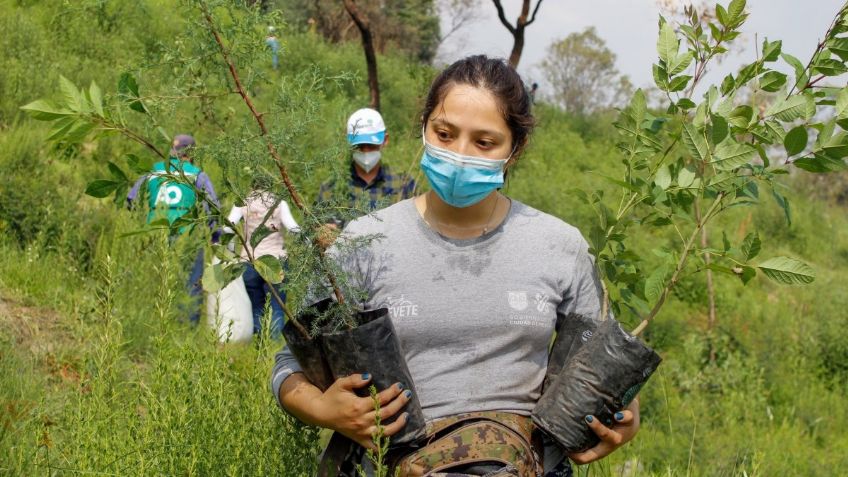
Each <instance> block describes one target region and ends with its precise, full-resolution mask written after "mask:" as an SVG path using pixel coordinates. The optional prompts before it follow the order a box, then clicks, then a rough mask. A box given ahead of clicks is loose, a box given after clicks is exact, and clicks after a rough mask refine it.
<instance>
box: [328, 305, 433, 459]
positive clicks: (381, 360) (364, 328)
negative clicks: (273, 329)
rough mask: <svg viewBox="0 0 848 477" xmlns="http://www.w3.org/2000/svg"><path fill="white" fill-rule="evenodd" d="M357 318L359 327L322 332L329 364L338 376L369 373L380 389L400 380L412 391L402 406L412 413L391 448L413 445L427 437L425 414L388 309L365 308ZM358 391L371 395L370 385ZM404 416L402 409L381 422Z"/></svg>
mask: <svg viewBox="0 0 848 477" xmlns="http://www.w3.org/2000/svg"><path fill="white" fill-rule="evenodd" d="M357 318H358V321H357V322H358V323H359V326H357V327H356V328H354V329H343V330H341V331H337V332H333V333H326V334H323V335H322V342H323V346H324V353H325V356H326V357H327V363H328V364H329V366H330V370H331V371H332V373H333V376H334V377H335V378H341V377H344V376H349V375H351V374H357V373H370V374H371V376H372V378H371V384H373V385H374V386H375V387H376V388H377V390H379V391H382V390H383V389H386V388H388V387H389V386H392V385H394V384H395V383H398V382H400V383H403V385H404V386H405V387H406V389H409V390H411V391H412V398H411V399H410V401H409V402H408V403H407V404H406V406H405V407H404V409H403V411H405V412H408V413H409V417H408V420H407V423H406V425H405V426H403V428H402V429H401V430H400V432H398V433H397V434H395V435H393V436H392V437H391V440H390V447H396V446H400V445H408V444H411V443H413V442H415V441H416V440H418V439H419V438H421V437H423V436H424V432H425V429H424V414H423V412H422V411H421V404H420V402H419V401H418V393H416V391H415V384H414V383H413V382H412V375H411V374H410V373H409V368H408V367H407V365H406V359H405V358H404V354H403V350H402V349H401V347H400V341H399V340H398V337H397V334H396V333H395V329H394V326H393V325H392V320H391V319H390V318H389V311H388V309H386V308H380V309H377V310H372V311H365V312H361V313H359V314H358V317H357ZM357 394H359V395H360V396H363V397H366V396H370V393H369V390H368V387H365V388H361V389H359V390H358V391H357ZM401 415H403V412H399V413H397V414H396V415H395V416H392V417H390V418H388V419H385V420H383V422H382V424H383V425H387V424H391V423H392V422H394V421H395V419H397V418H398V417H400V416H401Z"/></svg>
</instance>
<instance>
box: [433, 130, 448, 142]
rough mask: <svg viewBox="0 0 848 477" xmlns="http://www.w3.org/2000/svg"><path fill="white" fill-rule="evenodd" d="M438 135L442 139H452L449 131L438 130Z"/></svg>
mask: <svg viewBox="0 0 848 477" xmlns="http://www.w3.org/2000/svg"><path fill="white" fill-rule="evenodd" d="M436 137H438V138H439V139H441V140H442V141H445V140H447V139H450V134H449V133H448V132H447V131H436Z"/></svg>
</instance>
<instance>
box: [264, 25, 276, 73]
mask: <svg viewBox="0 0 848 477" xmlns="http://www.w3.org/2000/svg"><path fill="white" fill-rule="evenodd" d="M276 30H277V29H276V28H274V27H273V26H269V27H268V36H267V37H265V44H266V45H267V46H268V48H270V49H271V65H272V66H273V67H274V69H275V70H276V69H277V68H278V67H279V66H280V58H279V52H280V40H278V39H277V35H276V33H275V32H276Z"/></svg>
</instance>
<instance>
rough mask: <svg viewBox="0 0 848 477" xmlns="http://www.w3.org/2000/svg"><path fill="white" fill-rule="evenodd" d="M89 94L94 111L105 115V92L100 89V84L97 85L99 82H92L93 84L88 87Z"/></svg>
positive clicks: (101, 115)
mask: <svg viewBox="0 0 848 477" xmlns="http://www.w3.org/2000/svg"><path fill="white" fill-rule="evenodd" d="M88 96H89V98H91V105H92V106H93V107H94V111H95V112H96V113H97V115H98V116H100V117H103V116H105V114H103V93H102V92H101V91H100V86H97V83H95V82H94V81H92V82H91V86H89V88H88Z"/></svg>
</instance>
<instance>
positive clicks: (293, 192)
mask: <svg viewBox="0 0 848 477" xmlns="http://www.w3.org/2000/svg"><path fill="white" fill-rule="evenodd" d="M200 8H201V10H202V12H203V16H204V18H205V20H206V23H207V24H208V25H209V32H210V33H212V36H214V37H215V43H217V45H218V49H219V50H220V52H221V56H222V57H223V58H224V62H225V63H226V64H227V68H228V69H229V72H230V76H231V77H232V79H233V82H234V83H235V86H236V91H237V92H238V94H239V96H241V98H242V100H243V101H244V104H245V106H247V108H248V109H249V110H250V113H251V115H252V116H253V118H254V119H255V120H256V124H257V125H258V126H259V131H260V134H259V135H260V136H262V138H263V139H264V141H265V146H266V147H267V149H268V153H269V154H270V155H271V158H272V159H273V160H274V164H275V165H276V166H277V169H278V170H279V172H280V177H281V178H282V179H283V183H284V184H285V186H286V189H287V190H288V192H289V195H290V197H291V199H292V201H293V202H294V204H295V206H297V208H298V209H300V211H301V212H302V213H303V214H304V215H306V216H311V215H312V214H311V212H310V211H309V209H308V208H307V207H306V204H305V203H304V202H303V200H302V199H301V197H300V194H298V192H297V189H296V188H295V187H294V184H293V183H292V181H291V178H290V177H289V173H288V170H287V169H286V166H285V164H284V163H283V160H282V158H281V157H280V154H279V152H278V151H277V148H276V147H275V146H274V143H273V142H272V141H271V140H270V138H269V137H268V128H267V127H266V126H265V120H264V119H262V114H260V113H259V112H258V111H257V110H256V107H255V106H254V105H253V101H251V99H250V96H248V94H247V91H245V89H244V86H242V84H241V79H240V78H239V74H238V69H237V68H236V65H235V63H234V62H233V60H232V59H231V58H230V55H229V53H228V52H227V48H226V46H224V42H223V40H222V39H221V35H220V33H218V30H217V28H215V23H214V21H213V20H212V15H211V14H210V13H209V8H208V7H207V5H206V3H205V2H202V1H201V2H200ZM312 247H314V250H315V251H316V253H317V255H318V261H319V263H320V264H321V267H322V268H323V270H324V272H325V273H326V275H327V278H328V279H329V281H330V285H331V286H332V287H333V293H334V294H335V296H336V300H337V301H338V302H339V303H340V304H344V301H345V300H344V295H343V294H342V292H341V289H340V288H339V286H338V283H337V282H336V277H335V276H334V275H333V274H332V272H331V271H330V270H329V268H328V267H327V264H326V256H325V254H324V251H323V250H322V249H321V248H320V247H319V246H318V245H317V244H313V245H312ZM271 288H272V289H273V287H271ZM275 296H276V293H275ZM280 301H281V300H280ZM292 319H293V321H294V323H295V326H297V328H298V330H299V331H300V332H301V333H305V334H304V337H306V338H307V339H308V338H309V334H308V333H307V332H306V330H305V329H304V328H303V327H302V326H301V325H300V323H298V322H297V319H295V318H292Z"/></svg>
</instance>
